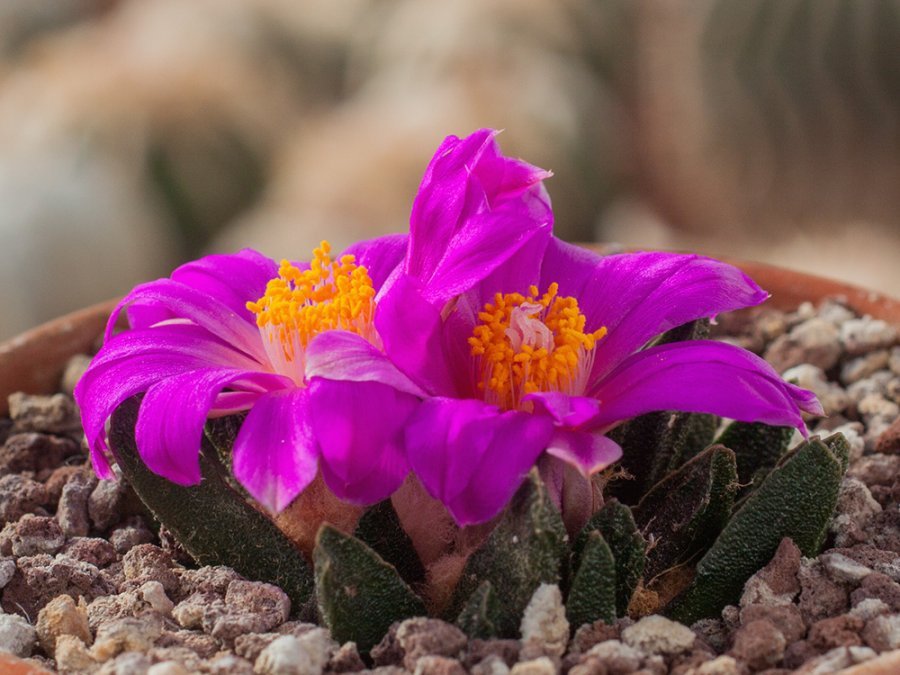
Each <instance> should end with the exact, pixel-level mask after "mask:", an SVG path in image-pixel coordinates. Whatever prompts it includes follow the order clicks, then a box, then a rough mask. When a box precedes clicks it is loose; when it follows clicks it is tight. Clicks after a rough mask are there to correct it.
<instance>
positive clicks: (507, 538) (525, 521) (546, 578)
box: [449, 469, 568, 638]
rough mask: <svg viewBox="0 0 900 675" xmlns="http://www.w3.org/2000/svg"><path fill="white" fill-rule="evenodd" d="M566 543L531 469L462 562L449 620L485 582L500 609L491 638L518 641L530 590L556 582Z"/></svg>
mask: <svg viewBox="0 0 900 675" xmlns="http://www.w3.org/2000/svg"><path fill="white" fill-rule="evenodd" d="M567 539H568V538H567V536H566V529H565V526H564V525H563V521H562V516H561V515H560V513H559V510H558V509H557V508H556V507H555V506H554V505H553V503H552V501H551V500H550V497H549V495H548V494H547V489H546V487H545V486H544V484H543V483H542V482H541V479H540V477H539V476H538V473H537V471H536V470H534V469H533V470H532V471H531V473H529V475H528V478H527V479H526V480H525V482H524V483H523V484H522V487H520V488H519V490H518V492H516V494H515V496H514V497H513V498H512V500H511V501H510V503H509V505H508V506H507V507H506V510H505V511H504V513H503V515H502V516H501V517H500V521H499V522H498V523H497V526H496V527H495V528H494V531H493V532H491V534H490V536H489V537H488V538H487V540H486V541H485V542H484V544H482V545H481V547H480V548H479V549H478V550H477V551H475V553H473V554H472V556H471V557H470V558H469V560H468V562H467V563H466V566H465V568H464V569H463V572H462V575H461V577H460V580H459V583H458V585H457V587H456V590H455V591H454V594H453V600H452V601H451V603H450V612H449V614H450V616H451V617H456V616H459V613H460V611H461V610H462V609H463V605H464V604H466V603H467V602H468V601H469V598H470V597H471V596H472V594H473V593H474V592H475V591H476V589H477V588H478V587H479V586H480V585H481V584H482V583H483V582H485V581H489V582H490V583H491V587H492V592H493V594H494V596H495V597H496V598H498V599H499V600H500V602H499V603H498V604H499V610H502V611H498V613H497V615H496V616H495V619H494V621H493V623H494V631H495V633H494V634H493V635H491V637H504V638H506V637H508V638H513V637H517V636H518V631H519V623H520V621H521V618H522V612H524V611H525V607H526V606H527V605H528V601H529V600H530V599H531V596H532V594H533V593H534V590H535V589H536V588H537V587H538V586H540V585H541V584H542V583H546V584H558V583H559V581H560V576H561V571H562V565H563V556H564V555H566V554H567V553H568V550H567ZM492 616H494V615H492Z"/></svg>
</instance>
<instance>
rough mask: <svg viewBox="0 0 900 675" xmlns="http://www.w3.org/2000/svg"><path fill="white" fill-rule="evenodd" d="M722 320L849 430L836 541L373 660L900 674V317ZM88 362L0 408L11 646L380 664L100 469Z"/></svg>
mask: <svg viewBox="0 0 900 675" xmlns="http://www.w3.org/2000/svg"><path fill="white" fill-rule="evenodd" d="M715 333H717V334H718V335H719V336H720V337H722V339H727V340H729V341H732V342H735V343H737V344H741V345H742V346H745V347H747V348H749V349H751V350H753V351H755V352H757V353H760V354H763V355H764V356H765V358H766V359H768V360H769V361H770V362H771V363H773V364H774V365H775V366H776V367H777V368H778V369H779V370H780V371H782V372H784V373H785V375H786V377H787V378H789V379H792V380H794V381H796V382H797V383H798V384H800V385H801V386H804V387H807V388H809V389H812V390H813V391H815V392H816V394H817V395H818V396H819V399H820V400H821V401H822V404H823V406H824V407H825V410H826V412H828V413H829V415H830V416H829V417H828V418H827V419H824V420H820V421H818V422H812V427H813V431H814V432H821V433H823V434H825V433H826V432H829V433H830V432H832V431H835V430H838V431H842V432H843V433H844V434H845V435H846V436H847V438H848V440H849V441H850V444H851V447H852V457H851V463H850V469H849V471H848V474H847V476H846V478H845V479H844V483H843V487H842V492H841V496H840V500H839V504H838V508H837V512H836V514H835V517H834V519H833V521H832V524H831V533H830V535H829V539H828V541H827V543H826V546H825V550H824V551H823V553H822V554H821V555H819V556H818V557H817V558H815V559H806V558H802V557H801V555H800V553H799V551H798V550H797V548H796V547H795V546H794V545H793V544H792V543H791V542H790V541H789V540H784V541H783V542H782V545H781V547H780V548H779V549H778V551H777V553H776V554H775V556H774V558H773V559H772V561H771V562H770V563H769V565H768V566H767V567H765V568H764V569H763V570H761V571H760V572H758V573H757V574H756V575H755V576H754V577H752V578H751V579H750V581H748V583H747V585H746V586H745V590H744V594H743V597H742V598H741V600H740V604H739V606H729V607H726V608H725V610H724V611H723V612H722V616H721V618H719V619H708V620H704V621H700V622H698V623H696V624H694V625H693V626H691V627H686V626H683V625H681V624H678V623H675V622H672V621H669V620H668V619H665V618H663V617H660V616H649V617H644V618H641V619H639V620H634V619H622V620H620V621H618V622H617V623H616V624H615V625H612V626H609V625H605V624H603V623H602V622H598V623H596V624H594V625H585V626H581V627H578V628H577V630H574V631H572V630H571V629H573V628H576V627H570V626H569V625H568V623H567V622H566V619H565V610H564V607H563V606H562V602H561V597H560V593H559V589H558V588H556V587H555V586H542V587H541V588H539V589H538V590H537V592H536V593H535V595H534V597H533V599H532V602H531V604H530V605H529V607H528V609H527V610H526V612H525V615H524V617H523V620H522V639H521V640H489V641H482V640H471V641H469V640H468V639H467V638H466V636H465V635H463V634H462V633H461V632H460V631H459V630H458V629H457V628H456V627H454V626H452V625H450V624H447V623H444V622H442V621H438V620H436V619H425V618H418V619H410V620H408V621H404V622H403V623H401V624H399V625H395V626H394V627H393V628H392V629H391V631H390V633H389V634H388V635H387V636H385V638H384V640H383V641H382V642H381V644H380V645H378V647H376V648H375V649H374V650H373V652H372V660H373V663H371V664H368V667H371V668H373V669H374V670H370V671H366V672H378V673H384V674H389V673H398V674H399V673H407V672H415V673H443V674H448V675H449V674H454V673H466V672H470V673H476V674H480V675H503V674H504V673H508V672H509V673H514V674H516V675H526V674H527V675H543V674H545V673H546V674H547V675H552V674H553V673H558V672H568V673H571V675H588V674H598V675H604V674H606V675H616V674H623V675H624V674H625V673H635V672H643V673H654V674H658V675H661V674H663V673H683V674H689V673H690V674H696V675H713V674H716V673H720V674H728V673H734V674H742V673H750V672H765V673H768V674H770V675H773V674H775V673H786V672H792V670H793V669H798V670H797V671H796V672H802V673H830V672H836V671H838V670H840V669H842V668H851V667H853V666H854V665H855V664H866V665H865V666H864V668H868V669H869V670H870V671H871V672H885V673H888V672H900V652H892V650H898V649H900V583H898V582H900V509H898V501H900V500H898V498H900V480H898V468H900V341H898V335H897V331H896V330H894V329H893V328H892V327H890V326H889V325H887V324H885V323H884V322H881V321H877V320H872V319H869V318H859V317H856V316H854V315H853V314H852V312H850V311H849V310H847V309H846V308H845V307H843V306H842V305H840V304H839V303H836V302H827V303H825V304H824V305H823V306H821V307H819V308H814V307H812V306H811V305H804V306H801V307H800V308H799V309H798V310H797V311H796V312H792V313H789V314H785V313H782V312H778V311H775V310H769V309H765V310H759V311H755V312H752V313H743V314H738V315H732V316H725V317H721V319H720V321H719V324H718V325H717V327H716V328H715ZM726 336H727V337H726ZM87 360H88V359H87V357H85V356H79V357H76V358H74V359H73V360H72V362H71V363H70V367H69V368H68V369H67V372H66V375H65V377H64V378H63V382H62V383H61V390H62V393H60V394H57V395H55V396H50V397H43V396H25V395H21V394H16V395H13V396H12V397H10V417H9V418H0V444H2V447H0V527H2V531H0V589H2V595H0V604H2V609H3V611H4V612H5V613H3V614H0V650H5V651H8V652H11V653H13V654H15V655H17V656H20V657H26V658H29V657H30V659H31V660H32V661H33V662H34V663H35V664H36V665H40V666H42V667H44V668H48V669H51V670H58V671H59V672H66V673H109V674H112V673H122V674H125V673H128V674H129V675H133V674H136V675H141V674H143V673H148V674H150V675H176V674H179V673H192V672H196V673H237V674H240V673H270V674H273V675H274V674H276V673H279V674H280V673H304V674H316V673H323V672H324V673H344V672H356V671H364V670H365V669H366V668H367V664H366V663H364V662H363V660H362V659H361V658H360V656H359V654H358V652H357V650H356V647H355V645H354V644H353V643H347V644H344V645H339V644H337V643H335V642H334V641H333V640H332V639H331V637H330V635H329V634H328V632H327V631H326V630H324V629H322V628H319V627H317V626H314V625H310V624H304V623H299V622H296V621H292V620H291V619H290V617H291V611H290V610H291V608H290V602H289V600H288V598H287V596H286V595H285V594H284V593H283V592H282V591H281V589H279V588H277V587H275V586H272V585H269V584H264V583H258V582H253V581H248V580H246V579H243V578H241V577H240V576H239V575H237V574H236V573H235V572H233V571H232V570H230V569H228V568H226V567H203V568H200V569H196V568H194V567H193V566H192V565H191V564H190V561H189V560H188V559H187V558H186V557H185V556H184V555H183V553H181V552H180V551H179V550H178V548H177V545H176V544H174V543H173V542H172V541H171V540H170V538H169V537H167V536H166V533H165V531H162V532H161V533H159V534H156V533H155V532H154V531H153V528H151V527H150V522H149V520H148V519H147V517H146V516H145V515H143V513H142V508H141V506H140V504H139V503H137V501H136V500H135V498H134V496H133V494H132V493H131V492H130V491H129V490H128V489H127V488H126V486H124V485H123V484H122V483H116V482H109V481H98V480H97V479H96V477H95V476H94V475H93V472H92V471H91V469H90V465H89V463H88V461H87V455H86V451H85V448H84V446H83V443H82V438H81V435H82V434H81V428H80V425H79V422H78V416H77V412H76V410H75V406H74V404H73V402H72V399H71V389H72V386H73V384H74V382H75V381H77V378H78V376H79V374H80V373H81V372H83V369H84V367H85V366H86V363H87ZM572 632H574V636H573V637H571V639H570V634H571V633H572ZM879 655H880V656H879ZM891 659H893V661H891ZM877 668H883V669H882V670H877ZM851 672H853V671H851Z"/></svg>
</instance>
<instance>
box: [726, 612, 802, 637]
mask: <svg viewBox="0 0 900 675" xmlns="http://www.w3.org/2000/svg"><path fill="white" fill-rule="evenodd" d="M759 619H767V620H768V621H770V622H772V625H774V626H775V627H776V628H777V629H778V630H779V631H781V634H782V635H783V636H784V639H785V640H786V641H787V643H788V644H790V643H792V642H796V641H797V640H800V639H802V638H803V637H804V636H805V635H806V624H805V623H804V622H803V616H802V615H801V614H800V609H799V608H798V607H797V605H748V606H746V607H744V608H743V609H742V610H741V623H745V624H746V623H750V622H751V621H758V620H759Z"/></svg>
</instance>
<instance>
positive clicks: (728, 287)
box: [541, 240, 768, 393]
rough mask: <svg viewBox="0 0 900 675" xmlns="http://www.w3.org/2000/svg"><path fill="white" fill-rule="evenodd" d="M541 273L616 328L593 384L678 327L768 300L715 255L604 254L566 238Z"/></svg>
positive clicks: (591, 321)
mask: <svg viewBox="0 0 900 675" xmlns="http://www.w3.org/2000/svg"><path fill="white" fill-rule="evenodd" d="M541 276H542V280H543V282H542V288H543V287H546V286H548V285H549V284H550V283H552V282H554V281H556V282H558V283H559V294H560V295H573V296H575V297H577V298H578V303H579V307H580V308H581V311H582V312H583V313H584V315H585V317H587V329H588V330H596V329H597V328H599V327H600V326H606V328H607V330H608V331H609V332H608V334H607V335H606V337H604V338H603V340H601V342H600V343H599V345H598V347H597V350H596V360H595V362H594V370H593V373H592V382H596V381H597V380H598V379H600V378H601V377H602V376H603V375H605V374H606V373H608V372H610V371H611V370H612V369H613V368H615V367H616V366H617V365H618V364H619V363H620V362H621V361H622V360H623V359H624V358H626V357H627V356H629V355H630V354H632V353H634V352H635V351H637V350H638V349H640V348H641V347H643V346H644V345H645V344H646V343H647V342H648V341H649V340H651V339H652V338H654V337H656V336H658V335H660V334H661V333H664V332H665V331H667V330H669V329H671V328H675V327H677V326H680V325H682V324H685V323H687V322H689V321H693V320H694V319H699V318H703V317H712V316H715V315H716V314H719V313H721V312H726V311H731V310H735V309H740V308H741V307H749V306H751V305H758V304H759V303H761V302H763V301H764V300H765V299H766V298H767V297H768V294H767V293H766V292H765V291H763V290H762V289H760V288H759V286H757V285H756V284H755V283H754V282H753V281H752V280H751V279H750V278H749V277H748V276H747V275H746V274H744V273H743V272H741V271H740V270H739V269H737V268H736V267H734V266H732V265H728V264H726V263H722V262H719V261H717V260H712V259H710V258H705V257H702V256H698V255H679V254H674V253H652V252H651V253H625V254H621V255H611V256H607V257H605V258H601V257H599V256H597V255H596V254H593V253H590V252H589V251H585V250H584V249H580V248H578V247H576V246H573V245H571V244H565V243H563V242H560V241H559V240H553V241H552V242H551V244H550V246H548V247H547V254H546V256H545V258H544V265H543V268H542V270H541ZM589 393H593V392H589Z"/></svg>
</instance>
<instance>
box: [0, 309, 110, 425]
mask: <svg viewBox="0 0 900 675" xmlns="http://www.w3.org/2000/svg"><path fill="white" fill-rule="evenodd" d="M116 302H117V301H116V300H108V301H106V302H101V303H99V304H97V305H93V306H91V307H87V308H85V309H81V310H78V311H77V312H72V313H71V314H66V315H65V316H63V317H60V318H59V319H55V320H53V321H50V322H48V323H45V324H43V325H41V326H38V327H37V328H32V329H31V330H30V331H27V332H25V333H22V334H21V335H19V336H17V337H14V338H12V339H11V340H7V341H6V342H2V343H0V415H6V414H7V413H8V412H9V406H8V403H7V400H6V398H7V397H8V396H9V395H10V394H12V393H13V392H16V391H24V392H26V393H28V394H51V393H53V392H56V391H58V389H59V382H60V379H61V378H62V375H63V370H64V369H65V367H66V362H67V361H68V360H69V359H70V358H71V357H72V356H74V355H75V354H83V353H87V352H90V351H91V347H92V346H93V345H94V344H95V343H96V342H97V339H98V337H99V336H100V335H101V334H102V333H103V329H104V328H105V327H106V320H107V319H108V318H109V315H110V312H112V310H113V307H115V305H116Z"/></svg>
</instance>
